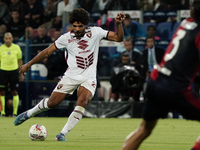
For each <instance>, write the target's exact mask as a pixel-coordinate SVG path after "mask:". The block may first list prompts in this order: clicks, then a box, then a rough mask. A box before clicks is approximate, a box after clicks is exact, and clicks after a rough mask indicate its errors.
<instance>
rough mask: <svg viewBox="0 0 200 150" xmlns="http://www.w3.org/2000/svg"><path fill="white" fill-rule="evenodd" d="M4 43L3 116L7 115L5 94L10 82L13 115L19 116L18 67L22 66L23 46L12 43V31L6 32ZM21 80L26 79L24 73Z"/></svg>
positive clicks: (1, 49) (0, 75)
mask: <svg viewBox="0 0 200 150" xmlns="http://www.w3.org/2000/svg"><path fill="white" fill-rule="evenodd" d="M4 42H5V43H4V44H3V45H1V46H0V63H1V65H0V66H1V67H0V68H1V73H0V90H1V103H2V110H1V116H5V115H6V113H5V105H6V104H5V94H6V88H8V87H7V86H8V84H9V86H10V89H11V92H12V95H13V116H17V111H18V105H19V95H18V87H19V73H18V68H19V67H21V66H22V64H23V62H22V51H21V48H20V47H19V46H18V45H16V44H14V43H12V42H13V36H12V34H11V33H10V32H6V33H5V34H4ZM20 80H21V81H23V80H24V75H23V74H21V75H20Z"/></svg>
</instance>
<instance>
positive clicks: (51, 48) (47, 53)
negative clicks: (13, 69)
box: [19, 43, 57, 74]
mask: <svg viewBox="0 0 200 150" xmlns="http://www.w3.org/2000/svg"><path fill="white" fill-rule="evenodd" d="M56 50H57V48H56V46H55V44H54V43H53V44H51V45H50V46H49V47H48V48H46V49H44V50H43V51H41V52H40V53H39V54H37V55H36V56H35V57H34V58H33V59H32V60H30V61H29V62H28V63H26V64H25V65H22V66H21V67H20V69H19V73H20V74H21V73H24V72H27V71H28V70H29V68H30V67H31V66H32V65H33V64H35V63H37V62H39V61H41V60H43V59H45V58H47V57H49V56H50V55H51V54H52V53H53V52H54V51H56Z"/></svg>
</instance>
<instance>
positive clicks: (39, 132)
mask: <svg viewBox="0 0 200 150" xmlns="http://www.w3.org/2000/svg"><path fill="white" fill-rule="evenodd" d="M28 135H29V138H30V139H31V140H32V141H44V140H45V139H46V138H47V129H46V128H45V127H44V126H43V125H41V124H34V125H33V126H32V127H31V128H30V129H29V134H28Z"/></svg>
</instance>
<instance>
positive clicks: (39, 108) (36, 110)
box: [27, 98, 49, 117]
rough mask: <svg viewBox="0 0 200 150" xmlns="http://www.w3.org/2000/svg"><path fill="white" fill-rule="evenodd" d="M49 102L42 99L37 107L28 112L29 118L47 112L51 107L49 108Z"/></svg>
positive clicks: (46, 99)
mask: <svg viewBox="0 0 200 150" xmlns="http://www.w3.org/2000/svg"><path fill="white" fill-rule="evenodd" d="M48 100H49V98H44V99H42V100H41V101H40V102H39V103H38V104H37V105H35V107H33V108H32V109H29V110H28V113H27V116H28V117H33V116H34V115H36V114H38V113H41V112H43V111H47V110H48V109H49V107H48V106H47V102H48Z"/></svg>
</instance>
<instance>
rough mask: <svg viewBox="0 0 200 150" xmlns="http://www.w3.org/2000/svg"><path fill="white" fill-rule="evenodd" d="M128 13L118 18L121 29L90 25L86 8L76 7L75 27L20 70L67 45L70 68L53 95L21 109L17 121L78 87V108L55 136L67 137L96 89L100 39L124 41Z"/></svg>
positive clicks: (72, 22)
mask: <svg viewBox="0 0 200 150" xmlns="http://www.w3.org/2000/svg"><path fill="white" fill-rule="evenodd" d="M124 18H125V15H124V14H123V13H118V14H117V16H116V18H115V22H116V26H117V31H116V33H115V32H112V31H106V30H103V29H102V28H100V27H89V28H88V27H86V26H87V24H88V23H89V15H88V12H87V11H86V10H84V9H82V8H77V9H74V10H73V11H72V12H71V13H70V16H69V22H70V23H71V24H72V31H69V32H67V33H66V34H64V35H61V36H60V37H59V38H58V39H57V40H56V41H55V42H54V43H53V44H51V45H50V46H49V47H48V48H46V49H44V50H43V51H41V52H40V53H39V54H38V55H36V56H35V57H34V58H33V59H32V60H31V61H29V62H28V63H26V64H25V65H23V66H22V67H21V69H20V71H19V72H20V73H21V74H23V73H24V72H27V71H28V70H29V68H30V67H31V65H33V64H35V63H36V62H38V61H41V60H43V59H44V58H47V57H48V56H50V55H51V54H52V53H53V52H54V51H56V50H57V49H60V48H66V49H67V63H68V66H69V67H68V69H67V70H66V72H65V74H64V76H63V77H62V79H61V80H60V81H59V82H58V84H57V86H56V87H55V89H54V90H53V92H52V94H51V96H50V98H45V99H43V100H41V101H40V102H39V103H38V104H37V105H36V106H35V107H33V108H32V109H30V110H28V111H26V112H23V113H21V114H20V115H18V117H17V118H16V119H15V121H14V124H15V125H19V124H21V123H23V122H24V121H26V120H27V119H29V118H31V117H33V116H34V115H35V114H38V113H40V112H42V111H45V110H48V109H50V108H53V107H56V106H57V105H59V104H60V103H61V102H62V101H63V99H64V98H65V97H66V96H69V95H71V94H72V93H73V92H74V91H75V90H76V89H78V92H77V93H78V100H77V104H76V107H75V109H74V111H73V112H72V113H71V114H70V116H69V118H68V121H67V123H66V124H65V126H64V127H63V129H62V131H61V132H60V134H58V135H57V136H56V138H55V140H57V141H66V139H65V135H66V134H68V132H69V131H70V130H72V128H73V127H74V126H75V125H76V124H77V123H78V122H79V121H80V120H81V118H82V116H83V114H84V111H85V107H86V106H87V104H88V103H89V102H90V101H91V99H92V97H93V95H94V92H95V89H96V66H97V59H98V49H99V42H100V40H102V39H103V38H104V39H107V40H110V41H116V42H121V41H123V39H124V34H123V28H122V24H121V23H122V21H123V20H124Z"/></svg>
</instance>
